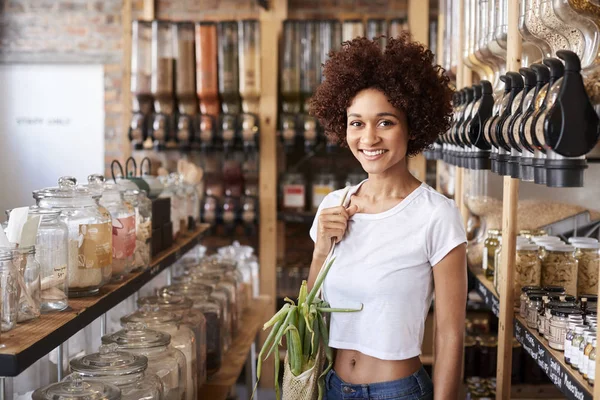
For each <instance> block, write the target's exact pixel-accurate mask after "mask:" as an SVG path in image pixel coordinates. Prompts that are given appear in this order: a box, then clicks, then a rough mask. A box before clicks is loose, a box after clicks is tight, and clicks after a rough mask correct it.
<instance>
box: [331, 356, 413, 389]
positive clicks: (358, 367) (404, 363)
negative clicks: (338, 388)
mask: <svg viewBox="0 0 600 400" xmlns="http://www.w3.org/2000/svg"><path fill="white" fill-rule="evenodd" d="M334 352H335V363H334V366H333V369H334V370H335V373H336V374H337V375H338V376H339V377H340V379H341V380H343V381H344V382H346V383H350V384H353V385H361V384H370V383H378V382H389V381H395V380H397V379H402V378H406V377H408V376H411V375H412V374H414V373H415V372H417V371H418V370H419V369H420V368H421V360H420V359H419V357H413V358H409V359H406V360H394V361H389V360H381V359H379V358H375V357H371V356H368V355H366V354H363V353H361V352H359V351H356V350H340V349H337V350H334Z"/></svg>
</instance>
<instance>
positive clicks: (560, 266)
mask: <svg viewBox="0 0 600 400" xmlns="http://www.w3.org/2000/svg"><path fill="white" fill-rule="evenodd" d="M545 249H546V251H545V254H544V255H543V258H542V285H543V286H546V285H558V286H562V287H564V289H565V293H567V294H571V295H575V296H576V295H577V274H578V272H577V269H578V267H577V265H578V263H577V259H576V258H575V255H574V252H575V248H574V247H573V246H569V245H556V244H551V245H546V246H545Z"/></svg>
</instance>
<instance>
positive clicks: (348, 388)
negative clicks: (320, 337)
mask: <svg viewBox="0 0 600 400" xmlns="http://www.w3.org/2000/svg"><path fill="white" fill-rule="evenodd" d="M325 384H326V387H327V390H332V389H333V390H336V391H338V392H339V394H340V395H341V398H343V399H365V398H366V399H369V398H386V397H402V396H411V395H426V394H432V393H433V383H432V382H431V378H430V377H429V374H428V373H427V371H425V369H424V368H423V367H421V368H420V369H419V370H418V371H417V372H415V373H414V374H412V375H410V376H407V377H406V378H401V379H397V380H394V381H389V382H378V383H371V384H362V385H354V384H350V383H346V382H344V381H343V380H342V379H340V377H339V376H338V375H337V374H336V373H335V371H333V370H331V371H329V373H328V374H327V377H326V378H325ZM411 398H412V397H411Z"/></svg>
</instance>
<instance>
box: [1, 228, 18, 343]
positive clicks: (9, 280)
mask: <svg viewBox="0 0 600 400" xmlns="http://www.w3.org/2000/svg"><path fill="white" fill-rule="evenodd" d="M0 229H1V228H0ZM0 300H1V301H0V306H1V310H0V311H1V313H0V319H1V322H2V324H1V326H0V328H1V331H2V332H8V331H10V330H11V329H13V328H14V327H15V326H16V325H17V309H18V305H19V271H18V270H17V268H15V266H14V264H13V253H12V250H10V249H2V248H0Z"/></svg>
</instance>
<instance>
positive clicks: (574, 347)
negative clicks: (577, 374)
mask: <svg viewBox="0 0 600 400" xmlns="http://www.w3.org/2000/svg"><path fill="white" fill-rule="evenodd" d="M587 331H588V327H587V326H586V327H584V329H583V330H581V329H577V328H576V329H575V333H574V334H573V340H572V341H571V351H570V354H569V356H570V361H571V366H572V367H573V368H575V369H577V367H578V366H579V346H580V345H581V343H582V342H584V343H585V335H586V332H587Z"/></svg>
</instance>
